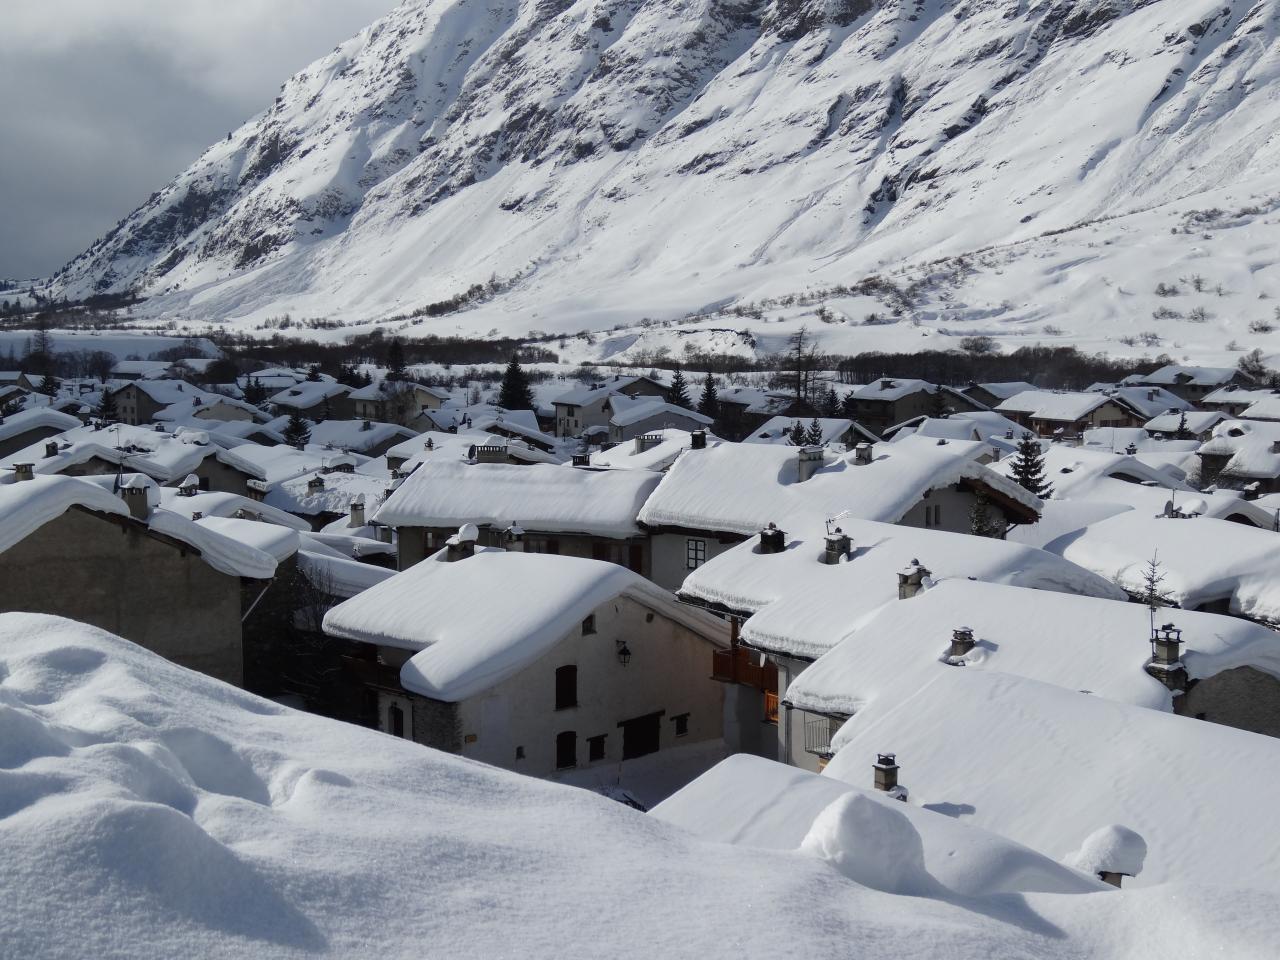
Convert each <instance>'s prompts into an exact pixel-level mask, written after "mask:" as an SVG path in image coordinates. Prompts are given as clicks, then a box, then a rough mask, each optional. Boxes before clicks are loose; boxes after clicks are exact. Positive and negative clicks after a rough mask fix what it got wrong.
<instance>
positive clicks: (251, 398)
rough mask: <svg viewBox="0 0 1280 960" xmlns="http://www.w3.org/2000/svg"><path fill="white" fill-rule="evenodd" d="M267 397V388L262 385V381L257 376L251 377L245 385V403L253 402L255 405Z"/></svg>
mask: <svg viewBox="0 0 1280 960" xmlns="http://www.w3.org/2000/svg"><path fill="white" fill-rule="evenodd" d="M266 399H267V388H266V387H264V386H263V385H262V381H261V380H259V379H258V378H257V377H250V378H249V382H248V383H246V384H245V385H244V400H245V403H251V404H253V405H254V406H255V407H256V406H258V405H259V404H261V403H262V402H263V401H264V400H266Z"/></svg>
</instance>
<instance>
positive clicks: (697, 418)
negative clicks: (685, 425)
mask: <svg viewBox="0 0 1280 960" xmlns="http://www.w3.org/2000/svg"><path fill="white" fill-rule="evenodd" d="M628 399H630V398H628ZM663 416H666V417H680V418H681V419H684V420H692V421H694V422H695V423H700V424H702V425H703V426H710V425H711V423H712V420H711V418H710V417H708V416H704V415H703V414H701V413H698V411H696V410H690V409H689V408H688V407H681V406H677V405H676V404H674V403H667V402H666V401H665V400H663V399H661V398H660V397H637V398H636V402H635V403H629V404H627V405H626V407H625V409H622V410H619V411H618V412H617V413H615V414H614V415H613V416H612V417H610V418H609V422H610V423H611V424H613V425H614V426H615V427H628V426H631V425H632V424H636V423H640V422H641V421H643V420H652V419H653V418H654V417H663Z"/></svg>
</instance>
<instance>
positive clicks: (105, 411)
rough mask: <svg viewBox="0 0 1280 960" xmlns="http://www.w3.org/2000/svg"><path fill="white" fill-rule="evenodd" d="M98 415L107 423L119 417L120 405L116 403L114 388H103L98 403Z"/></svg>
mask: <svg viewBox="0 0 1280 960" xmlns="http://www.w3.org/2000/svg"><path fill="white" fill-rule="evenodd" d="M98 415H99V416H101V417H102V419H103V420H106V421H107V422H108V423H114V422H115V421H117V420H119V419H120V406H119V404H117V403H116V394H115V391H114V390H111V389H108V388H106V387H104V388H103V390H102V402H101V403H100V404H98Z"/></svg>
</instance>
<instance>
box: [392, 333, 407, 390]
mask: <svg viewBox="0 0 1280 960" xmlns="http://www.w3.org/2000/svg"><path fill="white" fill-rule="evenodd" d="M407 375H408V368H407V367H405V363H404V344H403V343H401V342H400V338H399V337H392V338H391V343H390V344H389V345H388V346H387V379H388V380H403V379H405V377H406V376H407Z"/></svg>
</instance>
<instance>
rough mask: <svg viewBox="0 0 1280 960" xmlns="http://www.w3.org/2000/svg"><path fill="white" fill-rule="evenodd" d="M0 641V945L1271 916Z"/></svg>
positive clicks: (1040, 953) (1157, 926) (40, 644)
mask: <svg viewBox="0 0 1280 960" xmlns="http://www.w3.org/2000/svg"><path fill="white" fill-rule="evenodd" d="M0 641H2V642H0V845H2V847H3V850H4V858H3V869H0V898H2V900H3V903H4V909H3V910H2V911H0V944H3V948H2V949H0V953H3V955H5V956H7V957H15V958H16V957H23V958H36V957H59V958H63V957H72V956H75V957H129V958H137V957H163V958H172V957H175V956H198V957H224V956H226V957H229V956H235V957H255V958H262V957H286V956H318V955H323V956H334V957H355V956H386V957H408V956H415V957H421V956H429V957H476V958H481V957H483V958H491V957H507V956H520V957H557V958H560V957H601V956H611V957H637V958H651V957H654V956H673V957H719V956H743V957H761V958H763V957H797V958H799V957H803V958H815V957H836V956H841V957H844V956H863V955H866V956H894V957H921V958H924V957H928V958H959V957H972V958H983V960H987V958H992V957H1032V956H1034V957H1044V958H1057V957H1061V958H1078V957H1086V956H1087V957H1099V958H1105V957H1115V958H1117V960H1118V958H1125V960H1133V958H1144V957H1145V958H1153V960H1154V958H1159V957H1166V956H1169V955H1174V954H1177V955H1182V956H1197V957H1199V956H1208V955H1228V956H1232V957H1236V958H1255V957H1257V958H1261V957H1265V956H1269V955H1271V950H1272V944H1273V943H1274V941H1275V937H1276V935H1277V933H1280V922H1278V921H1277V920H1276V919H1275V918H1276V916H1277V915H1280V912H1278V911H1277V907H1278V906H1280V903H1278V902H1277V900H1276V899H1275V897H1274V896H1272V895H1269V894H1263V893H1258V892H1246V891H1230V890H1223V889H1216V888H1213V887H1205V886H1197V887H1196V888H1195V889H1190V888H1187V887H1170V886H1163V887H1157V888H1154V889H1147V890H1134V891H1122V892H1118V893H1117V892H1114V891H1099V892H1096V893H1079V892H1077V893H1058V894H1051V893H1037V894H1032V893H1026V894H1017V893H990V892H983V893H979V894H976V895H973V896H966V895H964V894H962V893H957V892H956V891H954V890H951V889H949V888H947V887H946V886H945V885H943V884H940V883H938V882H936V881H934V882H925V881H926V879H927V876H928V875H927V873H926V874H924V875H923V876H922V875H921V873H920V872H919V871H920V870H925V869H926V868H925V867H924V866H923V865H921V864H920V863H917V862H916V861H918V860H919V859H920V856H921V855H920V852H919V851H920V844H921V837H922V835H923V836H924V837H925V838H926V842H927V849H928V851H929V856H930V857H938V856H945V848H944V847H940V846H939V844H940V843H942V842H950V843H954V844H956V850H957V851H960V852H959V853H958V854H957V855H959V856H975V857H978V858H979V860H980V861H981V862H975V865H974V870H976V871H978V873H980V875H981V876H982V877H983V878H984V890H987V889H996V890H998V889H1025V887H1020V886H1018V884H1019V883H1025V882H1026V881H1025V877H1024V879H1023V880H1018V879H1017V878H1016V877H1013V876H1009V877H1005V878H1003V879H1002V878H1001V877H998V876H993V875H992V869H993V866H992V862H991V857H990V855H989V851H990V850H992V849H999V846H998V844H999V843H1002V841H994V840H993V839H992V838H990V837H989V835H978V836H975V838H974V839H973V840H972V841H965V840H964V839H963V832H964V831H963V829H962V827H961V826H960V825H958V824H956V823H955V822H954V821H950V820H945V818H939V819H938V821H937V826H936V827H929V826H928V822H927V821H922V820H921V818H922V817H929V816H934V815H932V814H928V813H927V811H919V810H918V811H912V816H911V817H910V818H909V819H908V818H904V817H903V816H902V815H901V814H899V813H897V812H896V811H894V810H891V809H889V806H886V805H885V804H884V803H883V802H874V801H872V800H867V799H864V800H863V801H862V802H858V803H851V802H850V801H849V799H847V798H845V799H842V800H839V801H837V803H835V804H833V805H832V809H830V810H824V811H823V813H822V815H821V816H819V817H817V819H816V820H815V823H814V826H813V828H812V829H811V830H810V831H809V833H810V837H808V838H806V842H805V843H804V844H803V845H802V849H800V850H787V849H772V850H770V849H758V848H750V847H743V846H733V845H726V844H721V843H717V842H711V841H707V840H701V839H698V838H696V837H695V836H694V835H692V834H690V833H686V832H684V831H683V830H681V829H679V828H677V827H675V826H671V825H669V824H667V823H663V822H660V821H659V820H657V819H655V818H653V817H650V816H648V815H645V814H641V813H638V812H636V811H634V810H631V809H629V808H627V807H625V806H624V805H622V804H619V803H615V802H613V801H610V800H606V799H604V798H602V797H600V796H597V795H593V794H592V793H589V792H587V791H582V790H577V789H574V788H569V787H563V786H556V785H553V784H549V783H544V782H540V781H535V780H528V779H525V778H521V777H519V776H516V775H513V774H509V773H504V772H502V771H498V770H494V769H491V768H488V767H484V766H482V765H479V764H475V763H470V762H467V761H463V760H459V759H456V758H453V757H449V756H445V755H443V754H440V753H436V752H434V751H432V750H429V749H426V748H423V747H420V746H416V745H414V744H412V743H408V742H406V741H403V740H399V739H395V738H392V737H389V736H384V735H382V734H379V733H375V732H372V731H368V730H364V729H360V728H356V727H352V726H348V725H345V724H341V723H337V722H333V721H329V720H325V719H321V718H318V717H315V716H311V715H307V714H303V713H299V712H295V711H293V710H290V709H288V708H286V707H282V706H279V705H276V704H273V703H270V702H268V701H264V700H260V699H258V698H256V697H253V696H250V695H247V694H245V693H242V692H240V691H238V690H235V689H232V688H231V687H227V686H224V685H222V684H220V683H217V682H216V681H213V680H210V679H208V678H205V677H202V676H199V675H196V674H193V673H190V672H188V671H185V670H183V669H181V668H179V667H176V666H174V665H172V664H169V663H167V662H165V661H163V660H161V659H160V658H158V657H156V656H154V655H152V654H149V653H147V652H145V651H143V650H141V649H140V648H138V647H135V646H133V645H132V644H129V643H127V642H125V641H123V640H120V639H118V638H115V637H112V636H110V635H109V634H105V633H103V632H101V631H98V630H95V629H93V628H89V627H85V626H81V625H78V624H72V623H70V622H69V621H65V620H58V619H55V618H49V617H41V616H35V615H29V614H12V613H11V614H4V615H3V616H0ZM836 792H837V793H838V792H839V791H836ZM859 796H861V795H859ZM855 799H856V798H855ZM1173 799H1175V798H1171V802H1173ZM867 804H871V806H867ZM837 806H838V807H839V809H836V807H837ZM890 806H891V805H890ZM944 821H945V822H944ZM913 823H919V824H921V826H919V827H915V826H912V824H913ZM871 828H874V829H871ZM948 838H950V839H948ZM993 843H994V844H996V845H997V846H995V847H993ZM1004 846H1005V847H1007V848H1008V849H1010V850H1016V846H1015V845H1012V844H1007V843H1005V844H1004ZM913 850H914V852H913ZM1029 858H1031V860H1029ZM1033 860H1034V858H1033V857H1032V855H1031V854H1029V853H1025V852H1024V853H1022V854H1018V855H1017V856H1012V857H1009V858H1008V869H1009V870H1010V871H1020V870H1023V869H1025V867H1026V864H1027V863H1028V862H1031V861H1033ZM913 864H914V865H913ZM1037 869H1038V870H1039V871H1040V872H1041V874H1042V875H1044V876H1051V875H1053V873H1054V871H1055V870H1057V871H1058V873H1059V874H1060V873H1061V870H1060V869H1058V868H1054V867H1052V866H1051V865H1048V864H1043V865H1042V866H1040V867H1038V868H1037ZM945 875H946V876H947V877H948V878H955V877H964V876H965V875H966V869H965V867H964V864H963V863H952V864H950V865H949V866H948V869H947V871H946V874H945ZM974 875H978V874H974ZM894 877H898V878H902V877H906V878H908V879H909V880H910V881H911V882H910V883H909V884H907V885H906V886H902V885H901V884H897V883H896V881H894V880H893V878H894ZM852 878H858V879H852ZM859 881H861V882H859ZM952 882H954V879H952ZM1054 888H1055V889H1071V885H1070V884H1066V885H1065V886H1064V885H1063V881H1062V879H1059V880H1057V881H1055V886H1054ZM1082 888H1083V889H1096V888H1092V887H1091V885H1089V884H1088V883H1086V884H1083V885H1082ZM893 889H900V890H901V892H899V893H892V892H885V891H887V890H893Z"/></svg>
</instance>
